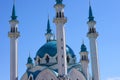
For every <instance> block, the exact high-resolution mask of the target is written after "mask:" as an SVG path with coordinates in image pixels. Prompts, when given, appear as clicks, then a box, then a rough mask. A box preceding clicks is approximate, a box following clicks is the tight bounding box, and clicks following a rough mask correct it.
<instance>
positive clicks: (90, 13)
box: [88, 0, 94, 21]
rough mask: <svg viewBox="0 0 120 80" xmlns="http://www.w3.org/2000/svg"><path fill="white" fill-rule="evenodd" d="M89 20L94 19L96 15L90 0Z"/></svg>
mask: <svg viewBox="0 0 120 80" xmlns="http://www.w3.org/2000/svg"><path fill="white" fill-rule="evenodd" d="M88 19H89V21H94V16H93V13H92V7H91V2H90V0H89V17H88Z"/></svg>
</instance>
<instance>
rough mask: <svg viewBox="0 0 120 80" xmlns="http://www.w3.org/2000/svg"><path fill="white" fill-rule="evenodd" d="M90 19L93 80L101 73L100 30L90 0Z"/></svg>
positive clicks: (89, 30) (98, 79)
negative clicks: (98, 41)
mask: <svg viewBox="0 0 120 80" xmlns="http://www.w3.org/2000/svg"><path fill="white" fill-rule="evenodd" d="M88 19H89V21H88V22H87V24H88V26H89V29H88V33H87V37H88V38H89V41H90V54H91V66H92V80H100V75H99V63H98V50H97V37H98V32H97V31H96V27H95V25H96V21H95V20H94V17H93V14H92V8H91V5H90V2H89V18H88Z"/></svg>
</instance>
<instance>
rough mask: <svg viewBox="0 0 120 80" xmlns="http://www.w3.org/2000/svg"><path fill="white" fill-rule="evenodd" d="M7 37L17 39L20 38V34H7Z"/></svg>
mask: <svg viewBox="0 0 120 80" xmlns="http://www.w3.org/2000/svg"><path fill="white" fill-rule="evenodd" d="M8 36H9V37H10V38H18V37H19V36H20V32H8Z"/></svg>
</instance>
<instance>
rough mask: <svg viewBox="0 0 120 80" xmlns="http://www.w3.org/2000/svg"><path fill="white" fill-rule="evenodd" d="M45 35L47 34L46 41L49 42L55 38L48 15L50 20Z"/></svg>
mask: <svg viewBox="0 0 120 80" xmlns="http://www.w3.org/2000/svg"><path fill="white" fill-rule="evenodd" d="M45 36H46V41H47V42H49V41H51V40H53V39H54V35H53V33H52V30H51V28H50V21H49V17H48V22H47V32H46V33H45Z"/></svg>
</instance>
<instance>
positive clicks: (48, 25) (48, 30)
mask: <svg viewBox="0 0 120 80" xmlns="http://www.w3.org/2000/svg"><path fill="white" fill-rule="evenodd" d="M51 31H52V30H51V28H50V20H49V15H48V22H47V33H51Z"/></svg>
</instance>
